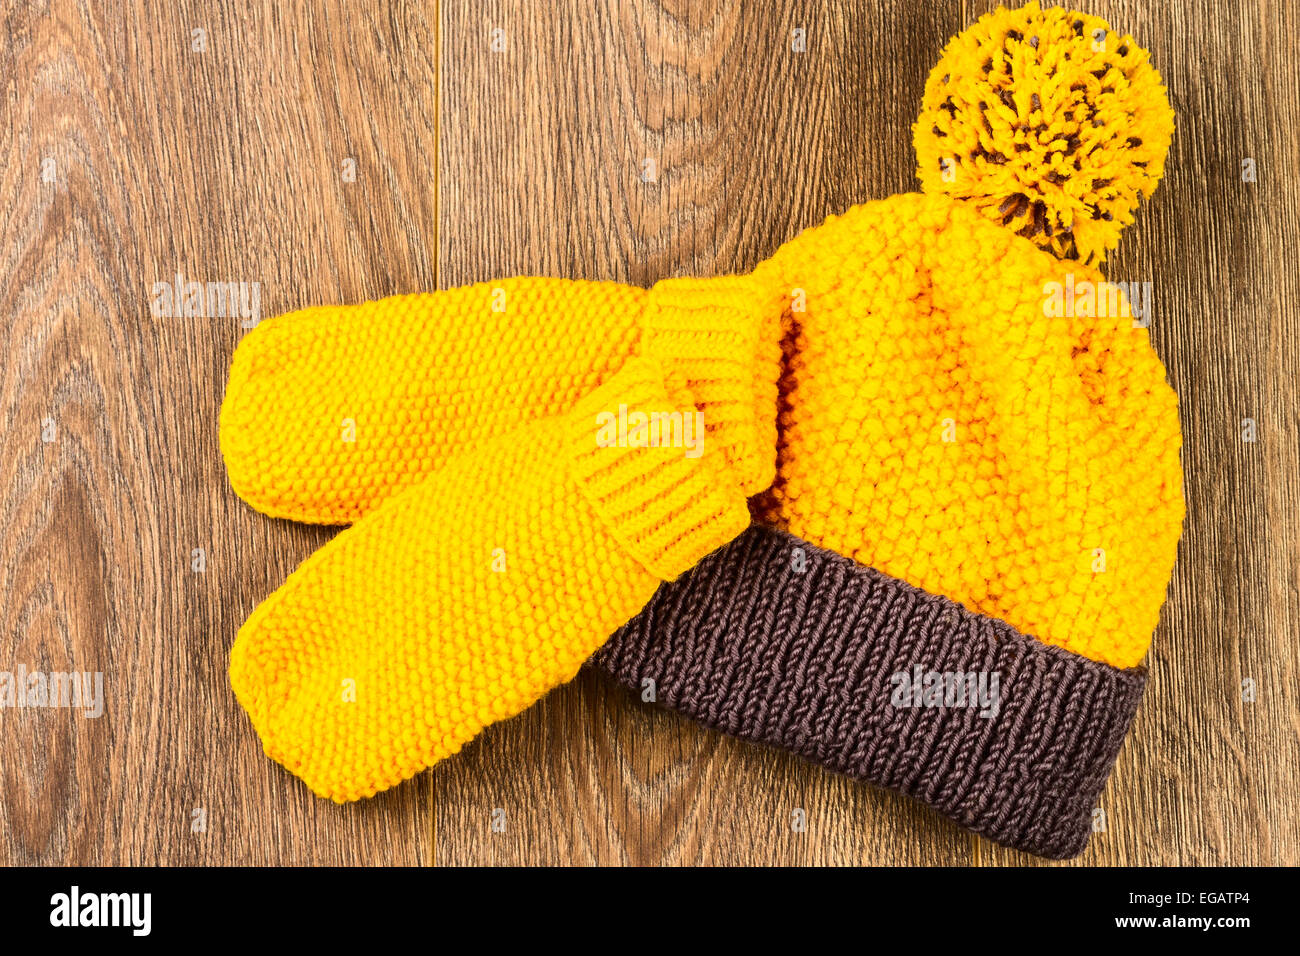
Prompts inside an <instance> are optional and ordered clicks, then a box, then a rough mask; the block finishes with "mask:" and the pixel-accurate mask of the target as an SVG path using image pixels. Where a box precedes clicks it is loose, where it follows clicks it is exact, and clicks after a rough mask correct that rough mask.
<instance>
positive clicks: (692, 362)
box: [642, 276, 781, 495]
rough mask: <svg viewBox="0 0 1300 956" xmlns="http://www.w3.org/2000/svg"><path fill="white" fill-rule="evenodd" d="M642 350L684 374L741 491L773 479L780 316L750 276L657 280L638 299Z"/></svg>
mask: <svg viewBox="0 0 1300 956" xmlns="http://www.w3.org/2000/svg"><path fill="white" fill-rule="evenodd" d="M644 334H645V338H644V340H643V341H644V344H643V348H642V352H643V353H644V354H646V355H649V356H652V357H655V358H658V359H661V360H663V361H664V362H665V363H666V364H668V365H670V366H671V367H672V368H673V369H674V371H675V372H677V373H678V374H681V375H682V376H684V377H685V379H686V384H687V387H688V388H690V390H691V394H692V395H694V397H695V402H696V404H697V405H698V406H699V408H700V410H701V411H702V412H704V414H705V417H706V421H707V427H708V429H709V434H710V435H712V436H714V438H715V441H717V442H719V443H720V444H721V445H722V447H723V451H724V453H725V454H726V456H727V460H728V461H729V462H730V463H731V465H732V468H733V469H734V470H735V472H736V474H737V477H738V478H739V479H740V482H741V487H742V489H743V490H744V492H745V493H746V494H751V495H752V494H757V493H758V492H760V491H762V490H764V489H765V488H767V487H768V486H769V485H771V483H772V481H773V479H774V478H775V477H776V438H777V435H776V409H777V380H778V378H779V377H780V374H781V315H780V306H779V303H776V304H774V301H773V299H772V296H770V295H768V294H767V293H766V292H765V290H764V288H763V287H762V286H761V284H760V283H759V282H758V280H756V279H755V278H754V277H752V276H718V277H716V278H712V279H693V278H681V279H664V280H662V281H660V282H658V283H656V284H655V285H654V286H653V287H652V288H651V289H650V292H649V294H648V295H647V296H646V311H645V317H644Z"/></svg>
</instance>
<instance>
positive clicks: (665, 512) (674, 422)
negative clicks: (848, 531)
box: [564, 359, 749, 580]
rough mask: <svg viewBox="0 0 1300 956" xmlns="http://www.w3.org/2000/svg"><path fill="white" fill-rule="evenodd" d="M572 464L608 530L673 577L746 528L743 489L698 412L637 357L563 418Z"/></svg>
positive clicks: (657, 368)
mask: <svg viewBox="0 0 1300 956" xmlns="http://www.w3.org/2000/svg"><path fill="white" fill-rule="evenodd" d="M564 427H565V431H566V434H567V436H568V441H569V446H570V450H571V454H572V469H573V474H574V476H575V477H576V479H577V481H578V484H579V486H580V487H581V488H582V490H583V492H584V494H585V495H586V497H587V500H588V501H589V502H590V503H591V505H592V507H593V508H594V509H595V510H596V513H597V514H598V515H599V516H600V518H601V519H602V520H603V521H604V523H605V526H606V527H607V528H608V529H609V530H610V533H611V534H613V535H614V537H615V538H616V539H617V540H619V541H620V542H621V543H622V544H623V546H624V548H626V549H627V551H628V553H629V554H631V555H632V556H634V557H635V558H636V559H637V560H638V561H640V562H641V564H642V565H644V566H645V567H646V569H647V570H649V571H650V572H651V573H652V574H655V575H657V576H659V577H661V578H663V579H665V580H671V579H673V578H675V577H677V576H678V575H679V574H681V573H682V572H683V571H686V570H687V569H688V568H690V567H692V566H693V565H694V564H695V563H696V562H697V561H699V560H700V559H701V558H702V557H704V556H705V555H706V554H708V553H709V552H710V551H713V550H715V549H717V548H719V547H721V546H722V545H724V544H726V543H727V542H728V541H730V540H732V539H733V538H735V537H736V535H738V534H740V532H741V531H743V530H744V529H745V528H746V527H747V526H748V525H749V509H748V507H747V505H746V502H745V496H744V494H743V493H742V492H741V490H740V488H739V486H738V485H737V482H736V476H735V475H734V474H733V473H732V472H731V470H730V468H729V467H728V465H727V462H726V461H725V460H724V458H723V457H722V454H721V450H720V449H718V448H714V447H711V443H712V437H711V436H710V435H709V434H708V433H706V432H705V430H704V427H703V414H702V413H699V412H698V411H697V409H696V408H695V407H694V406H693V405H692V404H691V402H690V396H689V395H688V394H686V393H685V392H683V391H681V390H676V391H675V392H674V394H672V395H670V394H669V392H668V389H667V387H666V386H665V384H664V380H663V370H662V366H661V365H660V364H659V363H658V362H656V361H653V360H650V359H634V360H632V361H631V362H629V363H628V365H627V366H626V367H624V368H623V369H622V370H621V371H620V372H618V374H616V375H615V376H614V377H613V378H611V379H610V380H609V381H607V382H605V383H604V384H603V385H601V386H600V388H598V389H596V390H595V391H594V392H592V393H591V394H590V395H587V396H586V397H585V398H583V399H582V400H581V401H580V402H578V404H577V405H576V406H575V407H574V408H573V409H572V411H570V412H569V413H568V414H567V415H566V416H565V425H564Z"/></svg>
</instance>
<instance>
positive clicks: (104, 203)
mask: <svg viewBox="0 0 1300 956" xmlns="http://www.w3.org/2000/svg"><path fill="white" fill-rule="evenodd" d="M1079 5H1080V7H1081V8H1083V9H1086V10H1087V11H1089V12H1096V13H1099V14H1101V15H1102V16H1105V17H1106V18H1108V19H1109V20H1110V21H1111V23H1112V24H1113V25H1114V26H1116V27H1117V28H1119V29H1121V30H1127V31H1129V32H1131V33H1132V34H1133V35H1134V36H1135V37H1136V38H1138V40H1139V42H1141V43H1142V44H1144V45H1145V46H1147V47H1148V48H1149V49H1150V50H1151V51H1152V56H1153V59H1154V62H1155V63H1156V65H1157V66H1158V68H1159V69H1160V70H1161V71H1162V73H1163V75H1164V76H1165V78H1166V80H1167V82H1168V83H1169V86H1170V90H1171V95H1172V98H1173V103H1174V107H1175V109H1176V111H1177V114H1178V132H1177V134H1176V136H1175V139H1174V145H1173V151H1172V155H1171V157H1170V161H1169V164H1168V172H1167V175H1166V179H1165V181H1164V184H1163V185H1162V186H1161V187H1160V189H1159V191H1158V192H1157V194H1156V197H1155V199H1154V201H1153V202H1152V203H1151V204H1150V205H1149V206H1148V207H1147V208H1146V209H1145V210H1144V212H1143V213H1142V214H1141V216H1140V218H1139V221H1138V223H1137V224H1136V225H1135V226H1133V227H1132V229H1131V230H1130V232H1129V233H1128V234H1127V236H1126V239H1125V241H1124V242H1123V244H1122V246H1121V249H1120V251H1119V253H1118V254H1117V255H1116V256H1115V257H1114V259H1113V261H1112V264H1111V266H1110V274H1111V276H1112V277H1113V278H1117V279H1135V280H1147V279H1149V280H1153V281H1154V283H1155V291H1154V301H1155V305H1156V311H1155V319H1154V327H1153V336H1154V342H1155V345H1156V348H1157V349H1158V351H1159V353H1160V355H1161V356H1162V357H1163V359H1164V360H1165V362H1166V364H1167V365H1168V368H1169V375H1170V378H1171V381H1172V383H1173V385H1174V387H1175V388H1176V389H1177V391H1178V393H1179V395H1180V396H1181V400H1182V419H1183V428H1184V434H1185V440H1186V445H1185V450H1184V456H1185V457H1184V463H1185V467H1186V473H1187V493H1188V501H1189V515H1188V520H1187V524H1186V527H1185V531H1184V535H1183V541H1182V546H1181V549H1180V552H1179V563H1178V568H1177V571H1176V573H1175V576H1174V580H1173V584H1172V586H1171V589H1170V599H1169V602H1168V604H1167V605H1166V608H1165V612H1164V617H1163V621H1162V624H1161V626H1160V629H1159V631H1158V633H1157V635H1156V637H1155V643H1154V649H1153V652H1152V654H1151V657H1150V659H1149V664H1150V666H1151V669H1152V681H1151V685H1150V687H1149V690H1148V693H1147V696H1146V699H1145V703H1144V705H1143V708H1142V711H1141V714H1140V716H1139V718H1138V720H1137V724H1136V726H1135V729H1134V731H1133V733H1132V734H1131V735H1130V737H1129V739H1128V742H1127V744H1126V746H1125V748H1124V751H1123V754H1122V755H1121V758H1120V761H1119V766H1118V768H1117V770H1116V772H1115V774H1114V776H1113V778H1112V780H1111V783H1110V785H1109V787H1108V789H1107V791H1106V793H1105V796H1104V799H1103V806H1104V807H1105V808H1106V810H1107V813H1108V828H1107V830H1106V832H1104V833H1100V834H1098V835H1097V836H1096V837H1094V839H1093V842H1092V844H1091V847H1090V848H1089V850H1088V852H1087V853H1086V854H1085V855H1084V856H1083V857H1082V858H1081V860H1080V861H1079V862H1080V863H1083V864H1098V863H1103V864H1114V863H1121V864H1129V863H1132V864H1166V863H1191V864H1220V863H1242V864H1278V863H1291V864H1295V863H1297V862H1300V812H1298V808H1300V797H1297V793H1296V789H1297V788H1296V782H1297V780H1298V779H1300V742H1298V736H1300V701H1298V699H1297V683H1298V678H1300V662H1298V660H1297V655H1298V646H1300V637H1298V635H1300V517H1298V515H1297V511H1298V509H1297V501H1298V500H1300V451H1298V444H1300V443H1298V440H1297V428H1296V417H1297V409H1298V408H1300V386H1297V384H1296V379H1297V375H1298V374H1300V327H1298V323H1297V315H1296V302H1297V301H1300V281H1298V280H1297V270H1296V267H1295V263H1296V245H1297V242H1296V238H1297V236H1300V211H1298V210H1300V202H1298V197H1300V190H1297V185H1296V184H1297V180H1298V178H1300V103H1298V102H1297V100H1298V95H1300V94H1298V92H1297V89H1298V86H1300V85H1298V84H1297V82H1296V77H1297V76H1298V75H1300V57H1297V51H1296V45H1297V40H1296V39H1295V38H1296V37H1297V35H1300V23H1297V15H1296V12H1295V9H1296V8H1295V6H1294V5H1291V4H1286V3H1283V2H1281V0H1272V2H1265V3H1259V2H1255V0H1241V2H1229V3H1225V2H1218V0H1199V2H1193V0H1186V2H1155V0H1153V2H1138V0H1128V2H1125V0H1114V2H1093V0H1081V2H1080V4H1079ZM988 6H990V5H989V4H987V3H985V2H983V0H979V2H957V0H952V2H941V3H933V4H926V3H918V2H915V0H839V2H825V3H821V2H815V0H807V2H803V3H798V2H793V0H780V2H758V0H754V2H744V3H734V2H708V0H662V2H653V0H621V2H619V0H548V2H545V3H543V2H540V0H535V2H532V3H528V2H524V0H518V2H506V0H491V2H486V3H484V2H470V0H442V2H441V4H439V3H438V2H436V0H435V2H428V3H405V2H394V3H380V2H375V3H368V4H356V3H350V4H340V3H334V2H329V3H326V2H321V3H319V4H308V3H301V2H280V0H254V2H249V3H246V2H243V0H214V2H209V3H200V2H180V3H177V2H173V0H121V2H115V3H109V4H85V3H81V2H74V0H50V2H31V0H0V21H2V23H0V303H2V308H0V319H2V321H0V356H3V365H0V489H2V490H3V500H4V508H3V511H0V670H14V669H16V667H17V665H18V664H19V663H22V664H24V665H25V666H26V667H28V668H29V669H34V668H43V669H46V670H66V669H77V670H91V671H93V670H101V671H103V672H104V673H105V681H106V689H107V696H108V702H107V712H106V714H105V715H104V716H103V717H101V718H99V719H98V720H91V719H86V718H84V717H82V716H77V715H73V714H70V713H68V712H66V711H44V712H32V711H23V712H19V711H9V710H5V711H0V862H4V863H11V864H33V863H100V864H114V863H141V864H153V863H162V864H196V863H364V864H372V863H396V864H421V863H437V864H463V863H522V862H544V863H590V862H599V863H627V864H661V863H668V864H679V863H735V864H742V863H777V864H807V863H827V864H866V863H874V864H910V863H918V864H959V865H960V864H1006V863H1010V864H1020V863H1029V862H1034V861H1033V860H1032V858H1029V857H1026V856H1024V855H1022V854H1018V853H1013V852H1010V851H1006V850H1003V849H1000V848H998V847H996V846H995V845H993V844H991V843H988V842H986V841H984V840H982V839H980V838H977V837H974V836H972V835H969V834H967V833H965V832H963V831H961V830H959V829H958V828H957V827H956V826H954V825H952V824H950V823H948V822H946V821H945V820H943V819H942V818H940V817H939V816H937V815H936V814H934V813H931V812H929V811H927V810H925V809H924V808H922V807H920V806H917V805H914V804H912V803H910V802H908V801H906V800H904V799H903V798H900V797H896V796H894V795H892V794H888V793H883V792H880V791H877V790H874V789H871V788H868V787H866V786H862V785H859V784H855V783H852V782H850V781H848V780H845V779H841V778H837V777H833V776H831V775H829V774H827V773H824V772H822V771H820V770H818V769H816V768H814V767H812V766H810V765H807V764H804V763H801V762H800V761H799V760H797V759H795V758H793V757H790V756H788V755H785V754H782V753H778V752H773V751H768V750H763V749H759V748H757V747H753V746H750V745H745V744H741V743H738V742H736V741H733V740H728V739H725V738H723V737H721V736H719V735H717V734H714V733H710V732H707V731H703V730H700V729H698V728H696V727H695V726H694V725H692V724H691V723H690V722H689V721H687V720H685V719H683V718H680V717H677V716H676V715H674V714H671V713H666V712H663V711H658V710H654V709H651V708H648V707H647V706H645V705H643V704H641V703H640V702H639V701H637V700H635V699H633V698H631V697H629V696H628V695H627V694H625V693H623V692H622V691H619V690H617V689H614V688H612V687H611V686H609V685H607V684H606V683H605V682H604V681H603V680H602V679H601V678H600V677H599V676H598V675H596V674H591V673H584V674H583V675H582V676H581V677H580V678H579V679H578V680H577V681H575V682H574V683H573V684H572V685H570V686H567V687H564V688H562V689H560V690H558V691H556V692H555V693H553V694H551V695H550V696H549V697H548V698H547V699H546V700H544V701H543V702H542V703H541V704H539V705H538V706H537V707H535V708H533V709H532V710H530V711H529V712H527V713H526V714H524V715H522V716H520V717H519V718H517V719H515V720H513V721H510V722H508V723H507V724H505V725H499V726H497V727H494V728H492V729H490V730H489V731H488V732H487V733H485V734H484V735H483V736H482V737H481V738H480V739H479V740H478V741H477V742H475V743H474V744H472V745H471V746H470V747H469V748H467V750H466V751H465V752H464V753H462V754H461V755H459V756H458V757H456V758H455V759H452V760H450V761H447V762H446V763H444V764H443V765H442V766H440V767H438V768H436V769H435V770H434V771H432V772H430V773H426V774H423V775H421V776H420V777H419V778H417V779H416V780H414V781H411V782H409V783H408V784H406V785H404V786H401V787H399V788H397V789H396V790H393V791H390V792H388V793H386V794H384V795H381V796H380V797H378V798H376V799H374V800H371V801H367V802H363V803H360V804H355V805H350V806H345V807H337V806H335V805H333V804H330V803H327V802H323V801H320V800H317V799H316V798H314V797H312V796H311V795H310V794H309V793H308V791H307V790H306V788H305V787H303V786H302V785H301V784H300V783H298V782H297V781H296V780H295V779H293V778H292V777H290V776H289V775H287V774H286V773H285V772H284V771H282V770H281V769H280V768H279V767H278V766H276V765H274V764H272V763H271V762H270V761H268V760H267V759H265V758H264V757H263V756H262V754H261V750H260V747H259V744H258V741H257V739H256V737H255V735H254V734H253V732H252V730H251V728H250V726H249V724H248V722H247V719H246V718H245V716H244V714H243V713H242V712H241V711H240V709H239V708H238V706H237V705H236V703H235V700H234V698H233V696H232V694H231V692H230V688H229V683H228V680H227V677H226V663H227V653H228V650H229V647H230V644H231V642H232V640H233V638H234V635H235V631H236V629H237V628H238V626H239V624H240V623H241V621H242V620H243V619H244V617H245V616H246V615H247V614H248V613H249V611H250V610H251V609H252V607H253V606H254V603H255V602H256V601H258V600H260V599H261V598H262V597H264V596H265V595H266V594H267V593H269V592H270V591H271V590H272V589H273V588H274V587H275V586H276V585H278V584H279V583H280V582H281V581H282V580H283V579H284V577H285V576H286V575H287V574H288V573H289V571H291V570H292V569H293V567H294V566H295V565H296V564H297V563H298V562H299V561H300V560H302V559H303V558H304V557H306V556H307V555H308V554H309V553H310V552H311V551H312V550H313V549H314V548H315V547H317V546H318V545H320V544H321V543H322V542H324V541H325V540H327V538H328V537H329V536H330V534H331V533H332V532H331V531H330V530H329V529H322V528H308V527H302V526H296V525H293V524H290V523H286V522H280V521H271V520H268V519H266V518H263V517H262V516H261V515H258V514H256V513H254V512H253V511H251V510H250V509H248V508H247V507H246V506H244V505H243V504H242V503H241V502H240V501H239V500H237V499H236V498H235V496H234V495H233V494H232V493H231V491H230V489H229V486H228V485H227V483H226V479H225V475H224V470H223V468H222V464H221V460H220V456H219V453H218V449H217V440H216V413H217V409H218V405H219V403H220V400H221V396H222V394H223V389H224V386H225V379H226V371H227V365H228V361H229V357H230V354H231V351H232V350H233V348H234V347H235V344H236V342H237V341H238V338H239V336H240V334H241V330H240V329H239V327H238V321H237V320H235V319H220V318H216V319H206V318H205V319H195V318H190V319H185V318H161V319H160V318H154V317H153V316H151V314H150V311H149V305H150V289H151V287H152V285H153V283H154V282H157V281H160V280H170V278H171V277H172V276H174V275H175V274H176V273H178V272H179V273H182V274H183V275H184V276H185V277H186V278H187V279H198V280H200V281H245V282H259V283H260V284H261V294H262V311H263V314H264V315H274V314H276V313H278V312H281V311H286V310H290V309H294V308H298V307H301V306H304V305H308V304H313V303H323V302H334V301H349V302H350V301H358V300H363V299H367V298H373V297H377V296H382V295H387V294H391V293H398V292H410V291H416V290H421V289H430V288H434V287H447V286H453V285H458V284H461V283H466V282H470V281H473V280H479V279H487V278H492V277H497V276H504V275H509V274H516V273H553V274H561V275H567V276H574V277H585V278H613V279H619V280H623V281H627V282H632V283H638V284H642V285H648V284H650V283H652V282H653V281H655V280H656V279H658V278H660V277H663V276H668V275H674V274H694V273H698V274H710V273H714V272H722V271H733V270H742V269H747V268H749V267H750V266H752V265H753V264H754V263H756V262H757V261H758V260H760V259H761V258H763V257H764V256H766V255H767V254H769V253H770V252H771V251H772V250H773V249H775V248H776V246H777V245H778V244H779V243H780V242H781V241H782V240H783V239H785V238H787V237H789V236H791V235H793V234H794V233H795V232H797V231H798V230H799V229H800V228H802V227H804V226H807V225H811V224H814V223H816V222H818V221H820V220H821V219H822V218H823V217H824V216H825V215H826V214H828V213H831V212H836V211H841V210H843V209H844V208H846V207H847V206H849V205H851V204H853V203H855V202H860V201H863V200H866V199H871V198H878V197H882V196H886V195H888V194H890V193H894V192H899V191H905V190H910V189H913V188H915V187H914V184H915V179H914V174H913V162H914V160H913V154H912V149H911V145H910V136H909V125H910V123H911V120H912V118H913V112H914V110H915V109H916V107H917V104H918V103H919V100H920V96H921V89H922V84H923V82H924V79H925V76H926V73H927V71H928V69H929V67H930V66H931V65H932V64H933V62H934V61H935V60H936V58H937V56H938V54H939V51H940V49H941V46H942V44H943V41H944V40H945V38H947V37H948V36H949V35H951V34H953V33H954V32H956V31H958V30H960V29H961V28H962V27H963V26H964V25H966V24H968V23H970V22H972V21H973V20H974V19H975V18H976V17H977V16H978V15H979V14H980V13H982V12H983V11H984V10H985V9H987V8H988ZM796 26H803V27H804V28H805V29H806V31H807V37H808V50H807V52H806V53H804V54H795V53H792V52H791V51H790V44H789V37H790V31H791V30H792V29H793V28H794V27H796ZM497 27H499V28H501V29H502V30H503V31H504V32H503V34H502V36H503V37H504V40H505V45H506V47H505V51H504V52H501V53H493V52H492V51H491V50H490V46H489V43H490V39H491V31H492V30H493V29H494V28H497ZM196 30H202V31H204V32H203V34H201V35H199V34H196V33H195V32H194V31H196ZM200 36H201V38H202V39H203V41H204V48H203V49H202V50H196V49H195V46H196V45H197V44H198V38H199V37H200ZM647 157H649V158H653V159H654V160H655V162H656V164H657V166H658V173H659V175H658V181H657V182H655V183H648V184H647V183H643V182H641V181H640V178H639V174H640V170H641V163H642V161H643V160H644V159H645V158H647ZM1247 157H1249V158H1252V159H1254V160H1255V163H1256V169H1257V181H1256V182H1254V183H1243V182H1242V178H1241V168H1242V162H1243V160H1244V159H1246V158H1247ZM50 159H52V160H53V164H52V166H51V165H50V164H49V163H47V162H46V161H47V160H50ZM347 159H352V160H355V164H356V171H357V175H356V181H355V182H346V181H345V180H344V177H343V176H342V170H343V165H344V161H345V160H347ZM48 170H52V171H53V181H52V182H47V181H45V177H43V176H42V173H43V172H45V171H48ZM1245 418H1252V419H1254V420H1255V421H1256V422H1257V423H1258V441H1257V442H1256V443H1254V444H1250V443H1244V442H1243V441H1242V440H1241V431H1242V420H1243V419H1245ZM46 419H52V420H53V422H54V423H55V424H56V426H57V436H56V437H55V440H54V441H52V442H44V441H42V438H41V430H42V423H43V422H44V421H45V420H46ZM195 548H203V549H204V550H205V552H206V555H207V560H206V570H205V571H203V572H202V573H196V572H195V571H194V570H192V564H191V555H192V552H193V550H194V549H195ZM1247 678H1250V679H1253V680H1254V681H1255V683H1256V686H1257V691H1258V697H1257V699H1256V700H1255V702H1253V703H1247V702H1245V701H1243V699H1242V693H1241V684H1242V681H1243V680H1245V679H1247ZM196 808H201V809H202V810H203V811H204V812H205V819H206V829H205V830H203V831H202V832H194V828H193V827H192V822H193V821H194V819H195V816H194V813H195V810H196ZM498 808H500V809H501V810H504V811H505V820H506V829H505V832H503V833H493V832H492V831H491V827H490V821H491V816H492V812H493V810H494V809H498ZM794 808H802V809H804V810H805V811H806V813H807V816H808V828H807V830H806V832H803V833H796V832H793V831H792V830H791V828H790V825H789V821H790V819H791V812H792V810H793V809H794Z"/></svg>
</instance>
